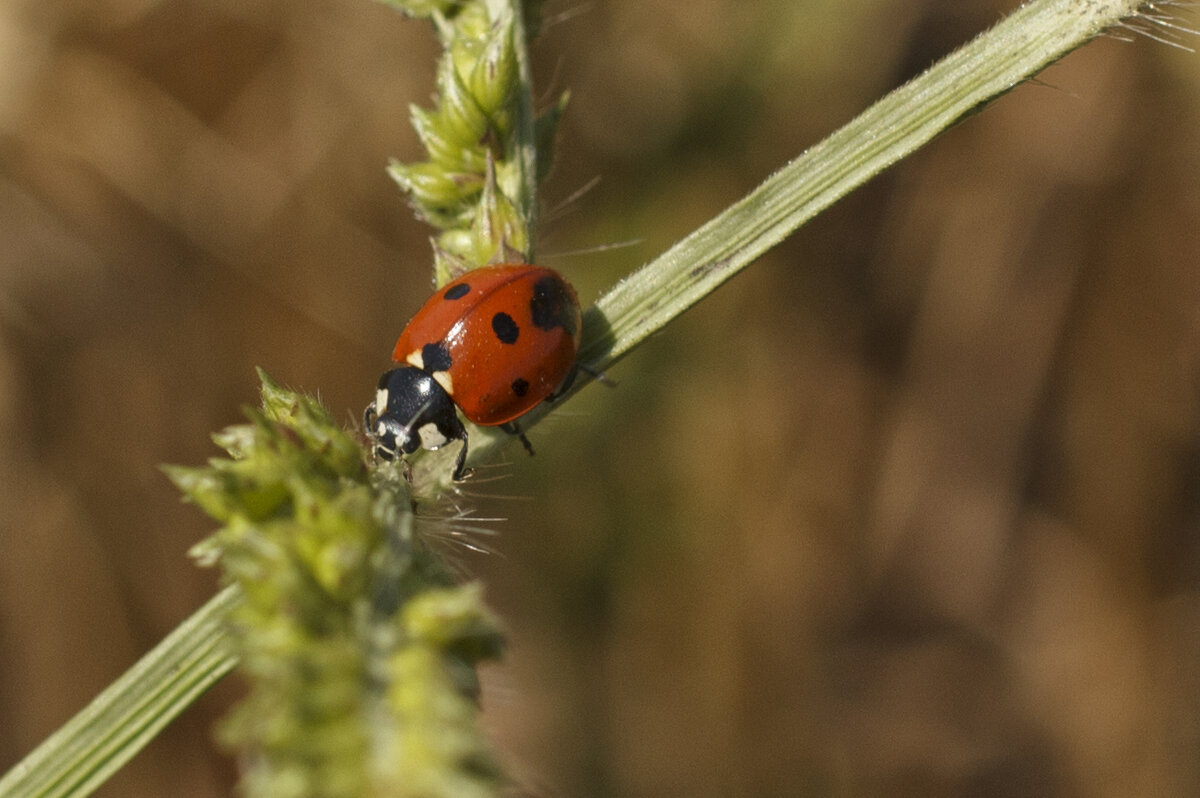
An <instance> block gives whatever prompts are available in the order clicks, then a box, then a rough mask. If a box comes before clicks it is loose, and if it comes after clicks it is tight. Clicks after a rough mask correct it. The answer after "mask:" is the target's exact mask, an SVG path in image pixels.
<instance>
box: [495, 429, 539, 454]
mask: <svg viewBox="0 0 1200 798" xmlns="http://www.w3.org/2000/svg"><path fill="white" fill-rule="evenodd" d="M500 429H502V430H504V431H505V432H507V433H508V434H509V435H516V436H517V437H518V438H520V439H521V445H522V446H524V447H525V451H527V452H529V456H530V457H533V444H532V443H530V442H529V439H528V438H526V437H525V433H524V432H521V428H520V427H518V426H517V422H515V421H510V422H508V423H507V424H501V425H500Z"/></svg>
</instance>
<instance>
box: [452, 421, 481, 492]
mask: <svg viewBox="0 0 1200 798" xmlns="http://www.w3.org/2000/svg"><path fill="white" fill-rule="evenodd" d="M466 463H467V433H466V432H465V431H464V432H463V435H462V446H460V447H459V449H458V457H455V458H454V471H453V473H451V474H450V479H451V480H453V481H454V482H462V481H463V480H465V479H468V478H469V477H471V476H472V475H474V473H475V469H473V468H464V466H465V465H466Z"/></svg>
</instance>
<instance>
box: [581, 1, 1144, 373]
mask: <svg viewBox="0 0 1200 798" xmlns="http://www.w3.org/2000/svg"><path fill="white" fill-rule="evenodd" d="M1141 5H1143V4H1141V3H1138V2H1134V1H1133V0H1033V2H1030V3H1027V4H1026V5H1023V6H1021V7H1020V8H1019V9H1017V10H1016V11H1015V12H1014V13H1013V14H1012V15H1011V16H1009V17H1008V18H1006V19H1005V20H1003V21H1002V22H1000V23H999V24H998V25H996V26H995V27H994V28H992V29H991V30H989V31H987V32H986V33H984V34H982V35H980V36H979V37H977V38H976V39H974V40H973V41H971V42H970V43H968V44H967V45H965V46H963V47H961V48H960V49H958V50H956V51H955V52H953V53H951V54H950V55H948V56H947V57H945V58H943V59H942V60H941V61H939V62H937V63H936V64H934V65H933V66H932V67H930V68H929V69H928V70H927V71H925V72H924V73H923V74H921V75H920V76H918V77H916V78H914V79H913V80H911V81H910V82H908V83H907V84H905V85H904V86H901V87H900V88H898V89H896V90H895V91H893V92H892V93H890V94H888V95H887V96H886V97H884V98H883V99H881V100H879V101H878V102H877V103H875V104H874V105H873V106H871V107H870V108H868V109H867V110H866V111H865V112H863V113H862V114H860V115H859V116H858V117H857V118H855V119H854V120H853V121H852V122H850V123H849V124H847V125H846V126H845V127H843V128H841V129H840V130H838V131H837V132H835V133H833V134H832V135H831V136H829V137H828V138H826V139H825V140H824V141H822V142H821V143H819V144H817V145H816V146H814V147H812V148H811V149H809V150H808V151H806V152H805V153H803V154H802V155H800V156H799V157H798V158H796V159H795V160H793V161H791V162H790V163H788V164H787V165H786V166H784V167H783V168H782V169H780V170H779V171H778V172H776V173H775V174H774V175H772V176H771V177H770V178H768V179H767V180H766V181H765V182H763V183H762V184H761V185H760V186H759V187H758V188H757V189H755V190H754V191H753V192H751V193H750V194H749V195H747V196H746V197H744V198H743V199H741V200H739V201H738V202H736V203H734V204H733V205H732V206H730V207H729V208H728V209H727V210H725V211H724V212H722V213H721V214H720V215H719V216H717V217H715V218H714V219H712V220H711V221H709V222H708V223H706V224H705V225H703V226H702V227H700V228H699V229H697V230H696V231H695V232H693V233H692V234H690V235H689V236H687V237H686V238H684V239H683V240H681V241H680V242H679V243H677V244H676V245H675V246H673V247H672V248H671V249H669V250H667V251H666V252H665V253H663V254H662V255H661V256H659V257H658V258H656V259H655V260H654V261H652V262H651V263H649V264H647V265H646V266H644V267H643V268H642V269H641V270H639V271H638V272H636V273H635V274H633V275H632V276H630V277H629V278H627V279H626V280H624V281H622V282H621V283H620V284H619V285H617V286H616V287H615V288H614V289H613V290H612V291H610V292H609V293H607V294H606V295H604V296H603V297H601V298H600V300H599V301H598V302H597V303H596V308H595V311H593V312H592V313H591V314H589V318H588V319H587V320H586V321H587V322H588V329H587V330H585V334H584V345H583V349H582V351H581V352H580V359H581V361H582V362H584V363H587V364H589V365H590V366H591V367H592V368H594V369H596V370H603V369H604V368H606V367H608V366H609V365H611V364H612V363H614V362H616V361H617V360H618V359H620V358H621V357H622V356H624V355H625V354H627V353H628V352H629V351H630V350H632V349H633V348H634V347H635V346H637V344H638V343H639V342H640V341H642V340H644V339H645V338H646V336H648V335H650V334H652V333H654V332H655V331H657V330H659V329H661V328H662V327H663V326H665V325H666V324H667V323H668V322H670V321H671V319H673V318H675V317H676V316H677V315H679V314H680V313H682V312H683V311H684V310H686V309H687V308H689V307H691V306H692V305H694V304H695V303H696V302H698V301H699V300H700V299H702V298H703V297H704V296H706V295H707V294H708V293H709V292H711V291H712V290H713V289H715V288H716V287H717V286H719V285H720V284H721V283H723V282H724V281H725V280H727V279H729V278H730V277H732V276H733V275H734V274H736V273H737V272H738V271H740V270H741V269H743V268H744V267H745V266H747V265H748V264H749V263H751V262H752V261H753V260H754V259H756V258H757V257H759V256H760V255H762V254H763V253H764V252H766V251H767V250H768V249H770V248H771V247H773V246H775V245H776V244H778V243H779V242H780V241H782V240H783V239H784V238H785V237H787V236H788V235H790V234H791V233H793V232H794V231H795V230H796V229H797V228H799V227H800V226H801V225H802V224H804V223H805V222H806V221H808V220H809V219H810V218H812V217H813V216H815V215H816V214H818V213H819V212H821V211H822V210H824V209H825V208H827V207H829V206H830V205H832V204H833V203H834V202H836V201H837V200H839V199H840V198H842V197H844V196H846V195H847V194H849V193H850V192H851V191H852V190H854V189H855V188H857V187H858V186H860V185H862V184H863V183H865V182H866V181H867V180H869V179H871V178H872V177H874V176H875V175H876V174H878V173H880V172H881V171H883V170H884V169H886V168H887V167H888V166H890V165H892V164H894V163H896V162H897V161H899V160H901V159H902V158H904V157H906V156H908V155H910V154H911V153H913V152H914V151H916V150H917V149H918V148H920V147H921V146H923V145H924V144H926V143H927V142H929V141H930V140H931V139H933V138H934V137H935V136H937V135H938V134H939V133H941V132H942V131H943V130H945V129H947V128H948V127H950V126H951V125H953V124H954V123H955V122H956V121H958V120H959V119H961V118H963V117H964V116H966V115H968V114H970V113H972V112H974V111H977V110H979V109H981V108H982V107H983V106H984V105H986V104H987V103H988V102H989V101H991V100H993V99H995V98H997V97H999V96H1000V95H1002V94H1004V93H1006V92H1008V91H1009V90H1011V89H1013V88H1014V87H1016V86H1017V85H1018V84H1020V83H1021V82H1022V81H1024V80H1027V79H1029V78H1030V77H1032V76H1033V75H1035V74H1037V73H1038V72H1039V71H1040V70H1041V69H1043V68H1044V67H1045V66H1047V65H1048V64H1050V63H1052V62H1053V61H1055V60H1057V59H1059V58H1061V57H1062V56H1064V55H1066V54H1067V53H1069V52H1070V51H1072V50H1074V49H1075V48H1077V47H1080V46H1081V45H1083V44H1085V43H1086V42H1088V41H1089V40H1090V39H1092V38H1094V37H1095V36H1097V35H1098V34H1099V33H1101V32H1102V31H1103V30H1104V29H1105V28H1108V27H1111V26H1113V25H1116V24H1118V23H1120V22H1121V21H1122V19H1124V18H1126V17H1129V16H1130V15H1133V14H1134V13H1135V12H1136V11H1137V9H1138V8H1139V6H1141ZM1064 96H1065V95H1064Z"/></svg>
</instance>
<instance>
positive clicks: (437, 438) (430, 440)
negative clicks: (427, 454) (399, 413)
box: [417, 421, 447, 449]
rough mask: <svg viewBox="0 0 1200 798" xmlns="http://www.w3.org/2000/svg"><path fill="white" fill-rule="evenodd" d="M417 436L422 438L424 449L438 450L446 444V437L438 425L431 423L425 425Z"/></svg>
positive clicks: (418, 431)
mask: <svg viewBox="0 0 1200 798" xmlns="http://www.w3.org/2000/svg"><path fill="white" fill-rule="evenodd" d="M417 435H418V436H419V437H420V438H421V448H422V449H437V448H438V447H439V446H444V445H445V444H446V440H447V439H446V436H445V435H443V434H442V431H441V430H440V429H438V426H437V424H435V423H433V422H432V421H430V422H429V423H428V424H423V425H422V426H421V428H420V429H418V430H417Z"/></svg>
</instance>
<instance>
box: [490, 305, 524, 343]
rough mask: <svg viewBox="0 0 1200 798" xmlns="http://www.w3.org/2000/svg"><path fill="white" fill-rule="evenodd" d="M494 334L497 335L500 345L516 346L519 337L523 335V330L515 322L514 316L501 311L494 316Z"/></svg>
mask: <svg viewBox="0 0 1200 798" xmlns="http://www.w3.org/2000/svg"><path fill="white" fill-rule="evenodd" d="M492 332H494V333H496V337H497V338H499V339H500V343H502V344H515V343H516V342H517V336H518V335H520V334H521V328H520V327H518V326H517V323H516V322H515V321H513V317H512V316H510V315H508V314H507V313H505V312H503V311H501V312H500V313H497V314H496V315H495V316H492Z"/></svg>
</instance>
